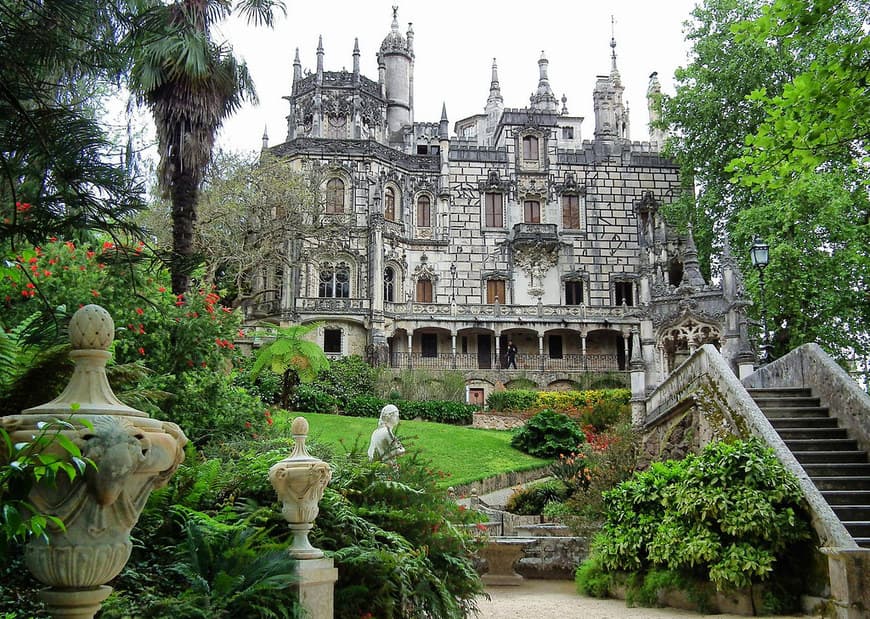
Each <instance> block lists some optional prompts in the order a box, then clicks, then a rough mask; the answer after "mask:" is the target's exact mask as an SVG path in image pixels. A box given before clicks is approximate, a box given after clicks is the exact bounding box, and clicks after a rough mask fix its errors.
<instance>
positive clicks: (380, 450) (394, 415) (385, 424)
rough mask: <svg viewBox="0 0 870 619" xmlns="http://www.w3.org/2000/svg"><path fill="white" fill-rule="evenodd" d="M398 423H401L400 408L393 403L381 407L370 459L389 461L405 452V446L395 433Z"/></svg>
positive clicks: (373, 435) (371, 443) (370, 444)
mask: <svg viewBox="0 0 870 619" xmlns="http://www.w3.org/2000/svg"><path fill="white" fill-rule="evenodd" d="M397 425H399V409H398V408H396V406H395V405H393V404H387V405H386V406H385V407H383V408H382V409H381V417H380V419H379V420H378V427H377V429H376V430H375V431H374V432H372V440H371V442H370V443H369V460H382V461H384V462H387V461H390V460H395V459H396V458H397V457H398V456H401V455H402V454H403V453H405V448H404V447H402V443H401V442H400V441H399V439H398V438H396V435H395V434H394V431H395V429H396V426H397Z"/></svg>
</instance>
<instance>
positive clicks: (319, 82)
mask: <svg viewBox="0 0 870 619" xmlns="http://www.w3.org/2000/svg"><path fill="white" fill-rule="evenodd" d="M317 85H318V86H322V85H323V35H320V36H319V37H317Z"/></svg>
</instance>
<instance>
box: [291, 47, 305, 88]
mask: <svg viewBox="0 0 870 619" xmlns="http://www.w3.org/2000/svg"><path fill="white" fill-rule="evenodd" d="M301 79H302V62H300V60H299V48H298V47H297V48H296V57H295V58H293V85H292V87H291V89H290V92H291V93H293V94H296V85H297V84H298V83H299V81H300V80H301Z"/></svg>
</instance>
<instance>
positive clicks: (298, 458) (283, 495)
mask: <svg viewBox="0 0 870 619" xmlns="http://www.w3.org/2000/svg"><path fill="white" fill-rule="evenodd" d="M290 428H291V432H292V433H293V440H294V441H295V445H294V446H293V451H292V452H291V454H290V455H289V456H288V457H287V458H285V459H284V460H281V461H280V462H277V463H275V464H273V465H272V468H270V469H269V481H271V482H272V487H273V488H275V491H276V492H277V493H278V499H279V500H280V501H281V503H282V505H283V507H282V509H281V513H282V514H283V516H284V519H285V520H287V522H289V523H290V530H291V531H292V532H293V543H292V544H291V545H290V548H289V549H288V552H289V553H290V556H292V557H294V558H296V559H319V558H320V557H322V556H323V551H322V550H319V549H317V548H315V547H314V546H312V545H311V542H310V541H308V532H309V531H310V530H311V529H312V527H313V526H314V525H313V523H314V520H315V518H317V514H318V513H319V512H320V507H319V506H318V503H320V499H322V498H323V491H324V490H325V489H326V486H327V484H329V480H330V479H332V469H330V468H329V465H328V464H327V463H326V462H324V461H323V460H320V459H319V458H315V457H314V456H312V455H311V454H309V453H308V450H307V449H306V448H305V438H306V436H308V421H306V420H305V418H304V417H297V418H296V419H294V420H293V423H292V425H291V426H290Z"/></svg>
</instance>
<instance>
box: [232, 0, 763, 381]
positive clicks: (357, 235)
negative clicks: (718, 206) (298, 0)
mask: <svg viewBox="0 0 870 619" xmlns="http://www.w3.org/2000/svg"><path fill="white" fill-rule="evenodd" d="M413 40H414V34H413V31H412V30H411V28H410V26H409V28H408V30H407V32H406V33H405V34H404V35H403V34H401V33H400V32H399V26H398V18H397V15H396V14H395V10H394V14H393V23H392V26H391V29H390V32H389V33H388V35H387V36H386V38H385V39H384V41H383V43H382V45H381V47H380V49H379V51H378V54H377V56H378V64H379V74H378V78H377V80H374V79H369V78H366V77H365V76H362V75H361V74H360V72H359V54H360V51H359V48H358V46H357V45H355V46H354V52H353V70H352V71H351V72H346V71H342V72H329V71H325V70H324V68H323V67H324V55H325V52H324V50H323V48H322V45H319V46H318V50H317V68H316V71H314V72H306V73H303V71H302V67H301V63H300V62H299V59H298V52H297V57H296V62H295V63H294V72H293V81H292V86H291V93H290V96H289V97H288V100H289V103H290V114H289V115H288V131H287V141H286V142H285V143H283V144H280V145H277V146H274V147H272V148H271V149H270V150H271V152H272V153H273V154H274V155H276V156H279V157H286V158H288V159H289V160H291V161H292V162H294V164H295V167H297V168H298V169H303V170H304V169H316V170H318V171H319V173H321V174H322V175H323V192H324V201H325V212H326V213H329V215H327V216H340V217H343V218H345V221H347V228H346V233H345V234H342V235H341V238H336V239H335V242H334V243H331V244H330V246H329V247H328V248H327V249H323V248H322V247H321V248H318V249H316V250H312V248H308V249H309V250H310V251H306V248H304V247H303V248H297V249H296V250H294V251H298V252H299V256H300V257H302V259H301V260H294V261H293V262H294V263H296V264H299V266H297V267H295V268H293V269H288V270H287V272H283V273H281V274H280V275H278V274H263V277H262V278H261V279H262V280H263V281H270V280H271V281H274V280H275V279H280V282H279V284H280V285H276V286H275V289H276V290H277V292H274V293H271V292H270V293H267V294H264V295H262V296H261V297H260V302H259V303H258V304H256V305H253V306H250V307H249V308H248V316H249V318H251V319H252V320H253V319H264V318H265V319H268V320H272V321H274V322H281V323H286V322H296V321H301V322H312V321H322V322H323V323H324V326H323V327H322V328H321V329H320V330H319V331H318V332H317V333H316V337H317V341H318V342H319V343H320V344H322V345H323V346H324V349H325V350H326V352H327V353H328V354H330V355H336V356H338V355H347V354H353V353H356V354H362V355H365V356H367V357H368V358H369V359H370V360H372V361H373V362H375V363H380V364H388V365H392V366H393V367H397V368H427V369H451V368H455V369H459V370H463V371H465V372H466V376H467V377H468V379H469V381H470V382H469V384H472V383H473V382H474V378H475V377H474V374H475V372H478V371H481V372H483V371H492V370H498V371H503V369H504V367H505V366H506V358H505V354H504V352H505V350H506V348H507V342H508V341H509V340H513V341H514V343H515V344H516V346H517V348H518V349H519V354H518V357H517V361H518V365H519V366H520V367H519V368H518V371H522V372H524V373H526V374H529V373H532V374H541V375H543V374H544V373H547V374H546V375H547V378H548V380H550V381H551V382H553V383H554V384H557V385H563V384H565V383H566V381H570V380H573V379H574V378H576V377H577V376H579V375H582V374H584V373H589V372H596V373H600V372H615V373H623V378H627V373H628V371H629V370H631V371H632V372H634V373H635V374H636V376H637V377H638V378H640V377H642V379H643V380H637V381H633V382H634V384H635V390H640V391H642V392H646V391H649V390H650V389H651V388H652V387H653V386H655V385H656V384H658V383H660V382H661V381H662V380H663V378H664V377H665V376H666V375H667V374H668V373H669V372H670V370H671V369H673V368H674V367H676V365H678V364H679V363H680V362H681V361H682V360H683V359H685V358H686V357H687V356H688V355H689V354H690V352H691V351H692V350H694V349H695V348H696V347H698V346H700V345H702V344H704V343H708V342H712V343H715V344H716V345H717V346H719V347H720V348H721V350H722V351H723V353H724V354H726V356H727V357H728V358H729V359H731V360H732V361H733V360H734V359H735V358H736V357H737V356H738V353H740V352H741V351H744V352H745V350H747V346H746V345H745V343H744V344H741V342H745V338H744V339H741V337H740V334H741V324H743V323H745V320H744V319H743V318H742V302H741V301H740V288H741V284H740V277H739V274H738V273H737V271H736V267H735V266H734V264H733V261H732V260H730V258H729V257H728V256H727V255H726V256H724V257H723V258H722V260H721V261H720V263H721V264H722V274H721V275H722V276H721V283H720V284H717V285H708V284H707V283H706V282H705V281H704V279H703V278H702V277H701V274H700V271H699V270H698V260H697V251H696V250H695V248H694V243H693V241H692V238H691V232H689V234H688V235H682V236H681V235H678V234H676V233H675V232H674V231H673V230H672V229H671V228H669V226H668V225H666V224H665V222H664V220H663V218H662V217H661V214H660V208H661V207H662V206H663V205H664V204H667V203H670V202H672V201H675V200H677V199H678V198H679V197H680V196H681V195H682V194H683V192H684V191H687V189H685V186H684V183H683V182H682V181H681V178H680V175H679V170H678V168H677V167H676V165H675V164H674V163H673V162H672V161H669V160H668V159H666V158H664V157H663V156H662V155H661V153H660V147H661V144H662V141H663V136H662V135H661V132H660V131H658V130H656V131H653V139H652V141H650V142H643V143H641V142H632V141H631V140H630V139H629V131H630V123H629V112H628V109H627V107H626V106H625V105H624V104H623V101H622V91H623V86H622V83H621V77H620V75H619V71H618V69H617V61H616V43H615V41H611V48H612V49H611V58H610V72H609V73H608V74H606V75H602V76H599V77H598V78H597V82H596V85H595V89H594V92H593V93H592V96H593V99H594V106H595V119H594V120H595V127H594V130H593V132H592V135H593V139H592V140H584V139H582V135H581V130H582V128H583V120H584V119H583V118H582V117H578V116H571V115H570V114H569V113H568V110H567V102H566V100H565V99H564V97H563V98H562V99H561V100H557V99H556V97H555V95H554V94H553V90H552V88H551V86H550V84H549V78H548V74H547V70H548V61H547V59H546V57H545V56H544V55H543V54H542V56H541V58H540V59H539V60H538V67H539V83H538V86H537V88H536V89H535V90H534V92H533V95H532V97H531V98H530V103H529V105H528V106H527V107H524V108H505V107H504V104H503V99H502V96H501V91H500V83H499V79H498V71H497V65H496V63H495V61H493V64H492V73H491V80H490V86H489V96H488V97H487V99H486V105H485V108H484V113H483V114H479V115H476V116H472V117H469V118H464V119H461V120H459V121H458V122H456V123H455V126H454V132H453V136H451V135H450V130H449V129H450V128H449V122H448V119H447V112H446V107H445V108H444V109H443V111H442V116H441V119H440V120H439V121H438V122H415V121H414V109H413V108H414V106H413V101H414V93H413V84H414V47H413ZM481 90H482V94H484V93H485V88H482V89H481ZM649 93H650V94H649V97H650V105H649V107H650V114H651V117H652V118H655V115H656V109H655V108H656V104H657V101H658V98H659V96H660V87H659V86H658V80H657V78H656V76H655V74H653V75H652V76H651V82H650V87H649ZM266 147H267V144H266V143H265V141H264V148H266ZM744 330H745V329H744ZM505 376H506V377H505V378H504V379H503V380H502V382H506V381H507V380H510V371H507V372H506V374H505ZM538 382H539V383H540V382H541V381H538ZM625 382H627V381H625ZM491 384H492V383H491V381H490V380H481V381H478V385H479V387H477V388H479V389H483V390H484V391H486V390H487V389H489V387H488V385H491ZM548 384H549V383H548ZM548 384H542V385H541V386H544V387H546V386H548ZM471 395H474V396H475V397H480V396H481V395H483V396H484V397H485V395H486V393H483V394H480V393H475V394H471ZM637 395H638V397H640V396H642V395H643V393H639V394H637Z"/></svg>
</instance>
